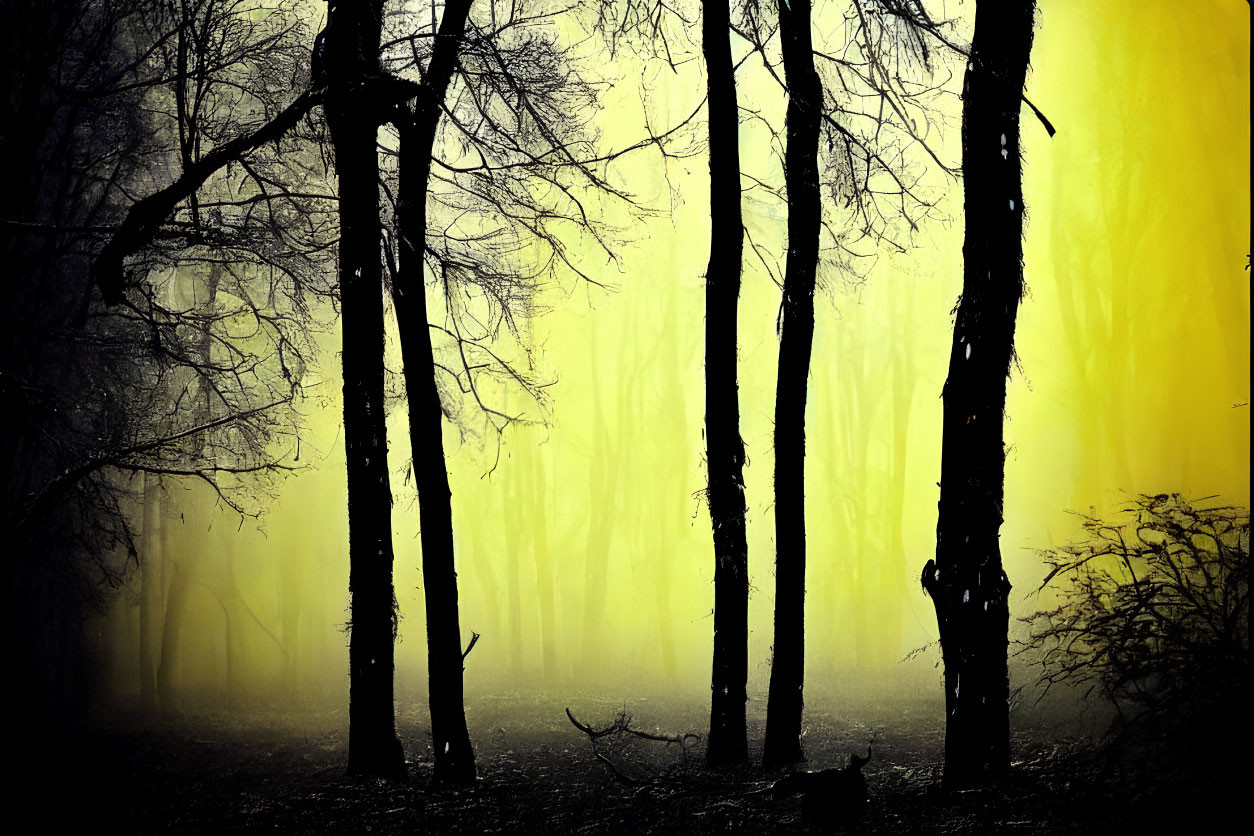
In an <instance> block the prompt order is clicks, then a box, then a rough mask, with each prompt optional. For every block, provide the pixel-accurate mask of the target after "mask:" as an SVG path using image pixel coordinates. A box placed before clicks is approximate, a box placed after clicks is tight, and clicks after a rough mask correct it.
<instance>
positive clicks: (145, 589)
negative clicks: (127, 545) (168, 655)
mask: <svg viewBox="0 0 1254 836" xmlns="http://www.w3.org/2000/svg"><path fill="white" fill-rule="evenodd" d="M161 535H162V532H161V480H160V479H158V478H157V477H156V476H152V475H146V476H144V541H143V542H144V547H143V555H142V561H141V563H140V567H139V571H140V577H139V703H140V705H141V706H142V707H143V708H144V710H145V711H156V710H157V657H158V655H159V654H160V653H161V647H162V643H161V624H162V621H163V619H164V610H165V607H164V603H165V600H164V598H165V596H163V595H162V591H163V584H162V581H161V574H162V573H161V569H162V564H163V563H164V562H165V561H164V557H163V555H162V549H161V546H162V536H161Z"/></svg>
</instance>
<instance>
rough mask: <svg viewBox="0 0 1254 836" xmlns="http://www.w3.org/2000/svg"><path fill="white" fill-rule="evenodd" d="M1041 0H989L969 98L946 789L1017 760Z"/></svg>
mask: <svg viewBox="0 0 1254 836" xmlns="http://www.w3.org/2000/svg"><path fill="white" fill-rule="evenodd" d="M1034 10H1035V3H1034V2H1032V0H1014V2H1000V0H999V1H998V2H992V0H979V2H978V3H977V5H976V13H975V32H974V35H973V37H972V41H971V49H970V60H969V62H968V64H967V70H966V78H965V80H964V83H963V95H962V169H963V187H964V192H965V203H964V214H965V219H966V233H965V239H964V242H963V249H962V254H963V283H962V297H961V299H960V301H959V303H958V307H957V316H956V319H955V322H954V333H953V341H952V344H951V346H950V355H949V374H948V377H947V379H946V382H945V389H944V396H943V397H944V435H943V441H942V448H941V481H940V489H941V492H940V514H939V518H938V520H937V524H936V558H935V560H929V561H928V562H927V565H926V566H925V567H924V569H923V578H922V581H923V587H924V589H926V590H927V592H928V594H929V595H930V596H931V597H932V601H933V603H934V605H935V607H936V618H937V622H938V624H939V626H940V641H941V652H942V655H943V658H944V665H945V781H946V782H947V783H950V784H955V785H962V784H970V783H980V782H985V781H989V780H992V779H996V778H997V777H998V776H1000V775H1002V774H1004V773H1005V772H1006V770H1007V769H1008V768H1009V765H1010V725H1009V697H1010V693H1009V681H1008V673H1007V662H1006V654H1007V626H1008V625H1007V622H1008V619H1009V600H1008V599H1009V594H1010V582H1009V581H1008V580H1007V578H1006V574H1005V572H1004V571H1003V569H1002V562H1001V547H1000V543H999V535H998V532H999V529H1000V528H1001V524H1002V503H1003V499H1004V490H1003V484H1004V478H1005V459H1006V451H1005V445H1004V443H1003V434H1002V428H1003V421H1004V413H1005V406H1006V378H1007V376H1008V374H1009V371H1010V362H1011V359H1012V358H1013V356H1014V332H1015V317H1016V315H1017V313H1018V309H1019V300H1020V299H1021V298H1022V296H1023V243H1022V236H1023V211H1024V207H1023V189H1022V184H1021V162H1020V142H1019V111H1020V101H1021V100H1022V98H1023V86H1024V81H1025V78H1026V75H1027V68H1028V61H1029V57H1030V55H1031V49H1032V23H1033V14H1034Z"/></svg>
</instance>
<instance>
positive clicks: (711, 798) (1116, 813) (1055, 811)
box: [10, 696, 1249, 834]
mask: <svg viewBox="0 0 1254 836" xmlns="http://www.w3.org/2000/svg"><path fill="white" fill-rule="evenodd" d="M564 707H565V705H564V704H563V702H562V701H560V700H558V699H556V698H555V699H553V700H547V699H543V698H534V697H526V698H524V697H521V696H516V697H512V698H510V697H506V698H497V699H495V700H492V701H481V702H479V703H472V704H470V705H469V706H468V716H469V718H470V721H471V729H472V735H473V736H474V738H475V739H474V744H475V748H476V753H477V761H478V767H479V775H480V778H479V780H478V782H477V783H476V785H475V786H473V787H471V788H465V789H448V788H439V787H433V786H432V785H431V774H432V761H431V752H430V743H429V737H428V729H427V727H426V726H425V725H424V723H425V714H419V713H418V712H414V714H413V716H406V715H404V714H402V715H401V716H400V717H398V727H399V728H400V729H401V730H402V739H403V740H404V742H405V745H406V751H407V752H409V753H410V754H409V757H410V759H411V760H410V775H409V778H408V780H406V781H403V782H389V781H383V780H362V779H350V778H347V777H346V776H345V773H344V765H345V762H346V757H347V730H346V726H345V719H346V718H345V714H344V712H342V711H330V712H309V713H301V714H282V715H281V714H278V713H273V714H262V713H239V712H216V713H204V714H200V715H197V716H184V717H182V718H179V719H177V720H173V719H170V720H152V719H143V718H141V717H140V716H139V715H138V714H135V713H129V712H114V713H112V714H111V715H110V716H109V717H107V718H106V719H103V720H99V721H97V722H96V723H94V724H93V725H92V726H91V727H90V728H89V729H88V730H85V731H82V732H80V733H78V734H76V736H75V737H74V738H73V739H72V740H73V743H72V744H70V746H69V748H70V753H72V754H71V756H70V758H69V760H68V762H67V761H64V760H58V762H59V766H58V767H56V768H57V769H60V770H62V774H60V775H53V774H32V775H28V776H27V777H28V778H32V779H33V781H32V782H31V783H32V784H33V785H34V786H35V787H37V788H38V789H37V790H36V789H27V790H24V792H25V793H26V794H27V795H26V798H25V799H24V801H25V803H26V804H27V805H29V806H30V808H32V809H36V810H39V811H40V814H39V816H38V818H39V820H40V821H41V823H42V824H43V825H44V828H43V829H47V826H48V825H54V827H53V828H52V830H51V832H57V830H58V828H57V827H56V826H55V825H64V826H75V825H77V826H82V827H90V828H92V829H93V830H101V831H103V832H129V833H165V832H177V833H221V832H236V831H242V832H254V833H260V832H267V833H337V832H347V833H382V834H389V833H454V832H470V833H572V832H573V833H641V832H662V833H668V832H682V833H686V834H694V833H729V832H730V833H828V832H850V833H937V834H944V833H1034V834H1041V833H1110V832H1114V833H1121V832H1127V831H1130V830H1133V829H1137V830H1140V831H1141V832H1147V833H1157V832H1163V831H1165V830H1166V829H1167V828H1168V827H1173V826H1174V827H1179V826H1184V825H1187V829H1186V832H1192V831H1194V830H1195V829H1197V828H1198V827H1199V826H1205V824H1204V822H1203V821H1201V820H1200V819H1199V818H1198V817H1199V815H1201V814H1205V816H1204V818H1205V819H1207V820H1210V819H1213V820H1215V821H1221V820H1222V817H1223V816H1224V815H1225V814H1226V812H1228V810H1230V809H1231V808H1233V807H1236V803H1235V802H1233V801H1231V800H1230V799H1231V796H1228V795H1226V794H1225V791H1224V790H1223V788H1222V787H1220V786H1219V785H1217V784H1215V783H1214V782H1213V781H1203V780H1201V779H1198V780H1192V779H1191V778H1190V776H1189V773H1181V772H1180V771H1179V770H1176V771H1174V772H1173V771H1172V770H1170V769H1163V768H1158V767H1154V768H1149V769H1146V764H1144V763H1142V764H1139V765H1134V766H1133V767H1129V766H1127V765H1126V764H1125V765H1124V766H1120V767H1117V768H1112V767H1111V766H1110V765H1109V763H1108V762H1107V761H1105V760H1104V759H1103V757H1102V755H1101V754H1100V751H1099V750H1098V748H1097V747H1096V746H1095V745H1094V744H1092V743H1091V742H1090V741H1088V740H1085V739H1065V738H1062V737H1060V736H1059V735H1058V734H1057V733H1056V732H1049V731H1047V730H1045V729H1043V728H1032V727H1026V728H1025V727H1024V724H1022V723H1021V724H1019V726H1018V728H1017V730H1016V732H1015V736H1014V741H1013V750H1014V754H1013V758H1014V766H1013V770H1012V773H1011V775H1010V777H1009V778H1008V779H1007V780H1006V781H1005V782H1004V783H1003V784H1002V785H1000V786H999V787H997V788H995V789H990V790H981V791H968V792H943V791H942V790H941V788H940V786H939V777H940V769H939V763H940V758H941V752H942V741H943V731H942V729H941V728H940V726H939V725H938V724H937V723H936V719H935V718H934V717H933V716H931V712H922V711H916V710H912V709H894V710H893V711H892V712H891V713H890V712H887V711H886V710H881V711H879V712H876V711H867V712H864V713H865V714H866V716H864V717H862V718H855V717H847V716H841V717H837V716H832V715H824V714H822V713H819V712H817V711H815V710H813V709H810V708H807V717H806V722H807V728H806V733H805V747H806V753H807V757H808V759H809V761H808V764H807V766H808V767H809V768H811V769H820V768H825V767H829V766H840V765H843V764H844V763H845V761H846V759H847V758H848V756H849V754H850V753H851V752H854V751H860V752H863V753H865V750H866V744H867V741H868V740H870V739H872V738H874V756H873V759H872V760H871V762H870V764H869V765H868V766H867V767H866V768H865V770H864V773H865V775H866V779H867V783H868V786H869V803H868V807H867V811H866V814H865V815H864V816H863V817H862V818H861V819H860V820H859V821H858V822H856V823H855V824H846V823H840V822H839V821H838V817H839V814H838V813H837V817H835V818H834V817H832V816H829V815H826V814H820V815H818V816H817V817H816V816H815V815H814V814H813V813H812V811H810V810H808V809H806V808H805V805H804V804H803V803H802V801H801V800H800V799H799V798H796V797H794V798H785V799H780V800H776V799H775V798H773V797H772V793H770V792H769V791H765V790H768V788H769V787H770V785H771V781H772V780H773V779H774V778H776V777H778V776H772V775H767V774H765V773H763V772H762V771H761V770H760V769H757V768H752V767H746V768H744V769H740V770H730V771H719V772H711V771H708V770H706V769H705V768H704V767H703V763H702V761H703V752H704V743H703V739H702V740H698V741H696V742H689V743H687V744H686V745H684V746H680V745H677V744H670V745H668V744H665V743H657V742H651V741H643V740H638V739H630V740H619V741H617V742H614V741H609V742H606V743H605V745H603V746H602V751H603V753H604V754H606V755H607V756H608V757H609V758H610V759H611V760H612V761H613V762H614V763H615V764H616V765H617V767H618V769H619V771H620V772H621V773H622V774H623V775H624V776H627V777H629V778H631V779H633V780H635V781H639V782H643V784H644V785H643V786H628V785H627V784H626V783H624V782H623V781H622V780H621V779H619V778H616V777H615V776H614V775H613V774H612V772H611V771H610V769H609V768H608V767H606V766H605V765H604V764H603V763H602V762H599V761H598V760H597V759H596V757H595V755H594V754H593V751H592V749H591V746H590V743H589V739H588V738H587V737H586V736H585V735H584V734H583V733H582V732H580V731H579V730H577V729H576V728H574V727H573V726H572V725H571V724H570V722H569V721H568V720H567V718H566V715H565V713H564ZM573 708H574V711H575V715H576V716H577V717H579V718H580V719H581V720H583V721H584V722H588V723H591V724H592V725H599V726H604V725H608V724H609V723H610V722H611V721H612V720H613V717H614V715H615V713H616V711H620V710H624V709H625V710H627V711H629V712H630V713H631V714H632V716H633V724H634V726H635V727H636V728H639V729H643V730H648V731H662V732H666V733H674V732H685V731H694V732H701V733H702V734H703V733H704V731H705V727H704V724H705V722H706V721H705V718H704V715H703V713H702V711H701V710H699V709H698V708H696V707H693V708H691V709H688V710H680V711H675V710H674V709H672V708H667V709H666V710H662V708H661V706H659V705H655V704H653V703H650V702H649V701H644V700H639V701H635V702H633V703H632V704H630V705H628V706H624V704H622V703H618V704H611V703H607V702H596V701H593V700H588V699H585V700H582V701H579V700H576V701H575V704H574V706H573ZM658 718H660V719H663V720H664V721H665V723H666V724H667V725H666V727H664V728H661V729H658V728H657V724H656V723H655V722H653V721H654V720H655V719H658ZM685 724H686V725H685ZM755 724H756V725H755ZM406 729H408V730H410V734H409V736H408V737H406V736H405V734H404V732H405V730H406ZM750 735H751V741H754V740H756V741H760V739H761V727H760V718H751V728H750ZM57 748H59V749H64V748H66V747H63V746H58V747H57ZM751 750H752V749H751ZM62 754H67V753H66V752H64V751H63V752H62ZM1242 754H1244V753H1242ZM67 763H68V768H67ZM1158 766H1162V764H1159V765H1158ZM37 772H40V773H42V772H44V770H42V769H40V770H37ZM1229 778H1230V779H1231V783H1232V785H1233V786H1239V785H1242V784H1243V783H1245V782H1248V778H1249V768H1248V766H1244V767H1243V768H1242V772H1241V774H1239V775H1229ZM19 781H20V779H19ZM1222 783H1229V782H1227V781H1225V782H1222ZM19 788H20V787H19ZM67 788H68V789H67ZM31 792H38V793H39V794H40V795H45V796H46V797H45V798H44V799H42V803H41V800H39V799H37V798H35V797H32V796H30V795H29V793H31ZM1226 799H1227V800H1226ZM1225 808H1228V810H1226V809H1225ZM10 809H11V810H16V809H18V807H17V805H13V806H11V808H10ZM1239 809H1240V812H1241V814H1242V816H1244V815H1246V812H1245V809H1244V804H1242V806H1241V807H1240V808H1239Z"/></svg>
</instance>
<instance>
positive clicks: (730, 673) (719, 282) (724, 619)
mask: <svg viewBox="0 0 1254 836" xmlns="http://www.w3.org/2000/svg"><path fill="white" fill-rule="evenodd" d="M730 26H731V21H730V13H729V6H728V3H727V2H726V0H706V2H704V3H703V4H702V11H701V50H702V52H703V53H704V55H705V68H706V104H707V112H708V113H709V142H710V261H709V266H708V267H706V271H705V442H706V466H707V468H708V470H709V490H708V494H707V496H708V499H709V503H710V523H711V525H712V526H713V530H714V662H713V674H712V676H711V681H710V688H711V699H710V737H709V741H708V745H707V748H706V758H707V760H708V761H709V763H710V764H712V765H716V764H724V763H739V762H742V761H744V760H745V758H746V757H747V752H748V744H747V739H746V731H745V701H746V699H747V695H746V690H745V689H746V682H747V678H748V672H749V650H748V646H749V621H748V618H749V550H748V544H747V543H746V540H745V487H744V463H745V445H744V441H743V440H742V439H741V437H740V402H739V393H738V388H739V387H738V384H737V382H736V362H737V359H738V356H737V351H736V327H737V307H738V302H739V296H740V272H741V259H742V253H743V249H744V227H743V221H742V219H741V211H740V147H739V143H740V136H739V127H740V113H739V110H738V108H737V104H736V70H735V65H734V64H733V63H732V54H731V41H730V35H731V33H730Z"/></svg>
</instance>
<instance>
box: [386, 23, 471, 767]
mask: <svg viewBox="0 0 1254 836" xmlns="http://www.w3.org/2000/svg"><path fill="white" fill-rule="evenodd" d="M470 5H471V4H470V0H449V2H447V3H445V5H444V14H443V15H442V16H441V19H440V28H439V30H438V32H437V33H436V38H435V47H434V49H433V50H432V51H431V58H430V61H429V62H428V64H427V68H426V72H425V73H423V77H422V89H421V90H420V91H419V95H418V98H417V100H416V103H415V104H414V105H413V106H412V107H406V108H405V109H404V110H403V111H402V113H401V115H400V116H399V117H398V118H397V120H396V125H397V129H398V131H399V132H400V150H399V165H400V172H399V175H400V182H399V187H398V194H397V204H396V225H397V232H398V235H397V238H398V250H399V257H398V262H397V268H398V269H397V270H396V272H395V273H394V274H393V276H392V304H393V305H394V307H395V309H396V321H397V324H398V326H399V328H400V335H401V355H402V357H403V358H404V364H405V391H406V395H407V398H408V401H409V438H410V444H411V448H412V454H413V468H414V482H415V483H416V485H417V488H418V506H419V515H420V523H419V526H420V530H421V537H422V576H423V596H424V599H425V601H426V605H427V607H426V609H427V671H428V678H429V682H430V685H429V699H430V703H431V737H432V743H433V745H434V748H435V776H436V779H437V780H442V781H451V782H455V783H470V782H472V781H473V780H474V778H475V759H474V751H473V750H472V749H471V746H470V734H469V732H468V731H467V729H466V712H465V709H464V708H463V697H462V644H461V624H460V619H459V614H458V606H457V570H456V565H455V563H454V558H453V506H452V496H451V492H450V490H449V482H448V471H447V469H446V467H445V463H444V434H443V433H444V430H443V420H444V411H443V408H442V407H441V404H440V390H439V388H438V386H437V385H436V366H435V360H434V356H433V354H432V348H431V328H430V325H429V317H428V314H427V292H426V282H425V281H424V279H423V273H424V270H423V255H424V249H425V246H426V240H427V186H428V180H429V178H430V174H431V161H432V155H433V153H434V145H435V138H436V130H437V128H438V127H439V121H440V117H441V115H442V113H443V110H444V106H445V104H444V102H445V97H446V96H447V94H448V87H449V82H450V81H451V80H452V78H453V69H454V67H455V66H456V64H457V60H458V53H459V51H460V46H461V41H462V38H463V36H464V34H465V31H466V21H467V16H468V14H469V12H470Z"/></svg>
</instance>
